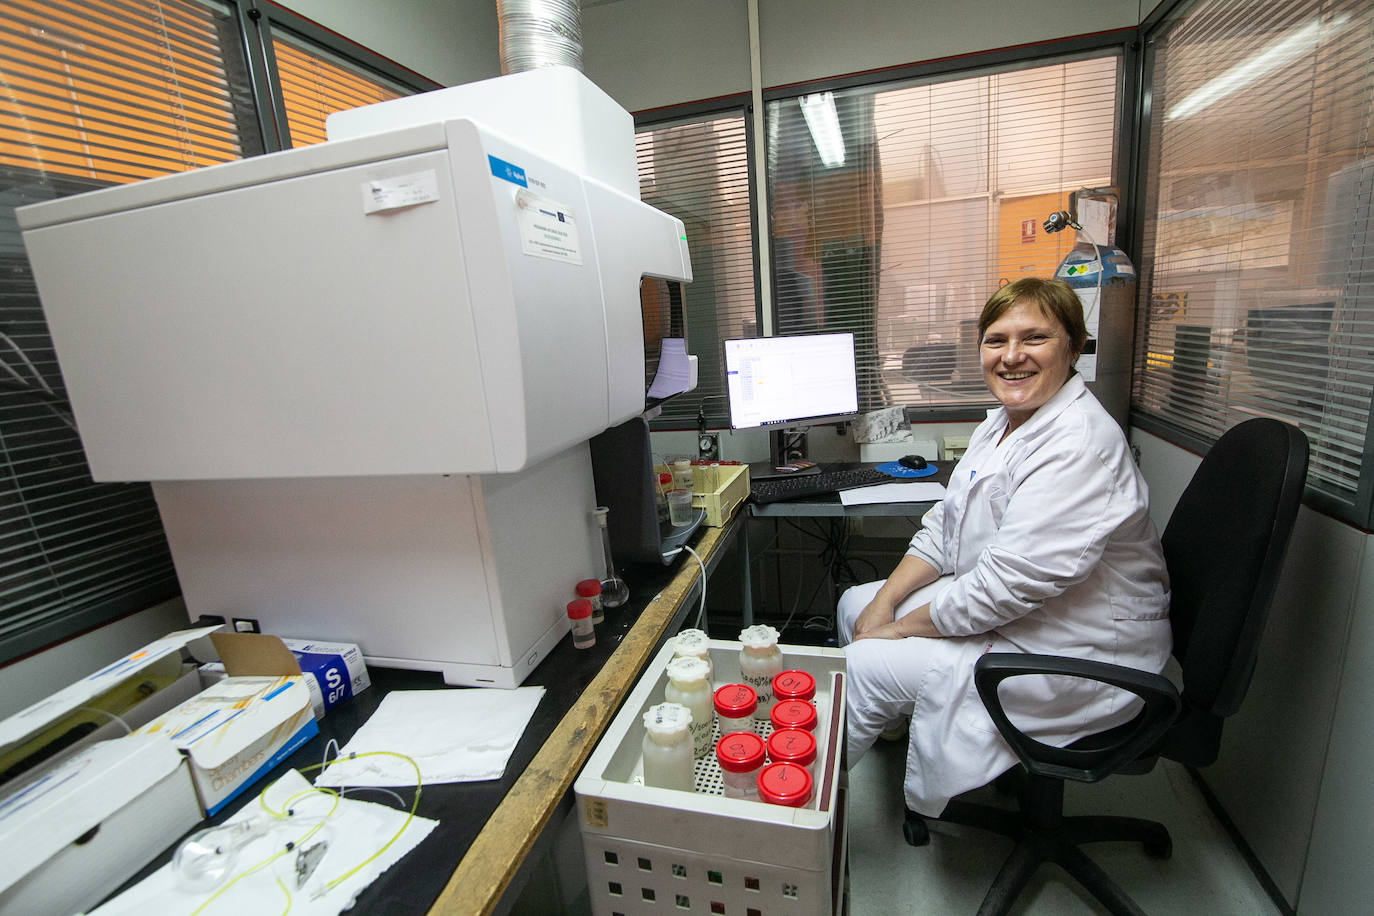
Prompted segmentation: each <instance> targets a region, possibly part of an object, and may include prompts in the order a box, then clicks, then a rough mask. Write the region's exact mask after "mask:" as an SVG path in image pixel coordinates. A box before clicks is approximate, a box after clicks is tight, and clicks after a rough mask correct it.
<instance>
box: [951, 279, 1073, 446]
mask: <svg viewBox="0 0 1374 916" xmlns="http://www.w3.org/2000/svg"><path fill="white" fill-rule="evenodd" d="M1087 339H1088V332H1087V329H1086V328H1085V327H1084V323H1083V307H1082V304H1081V303H1080V301H1079V299H1078V296H1077V295H1076V294H1075V293H1074V291H1073V290H1072V289H1071V288H1070V287H1069V285H1068V284H1067V283H1065V282H1064V281H1062V280H1041V279H1038V278H1035V277H1026V278H1024V279H1021V280H1017V281H1015V282H1013V283H1009V284H1007V285H1006V286H1004V287H1002V288H1001V289H999V290H998V291H997V292H995V293H993V295H992V298H990V299H989V300H988V302H987V305H985V306H984V307H983V314H982V316H981V317H979V319H978V346H979V351H980V358H981V360H982V364H983V380H984V381H985V382H986V383H987V386H988V390H989V391H991V392H992V395H993V397H995V398H997V400H998V401H999V402H1000V403H1001V404H1002V406H1003V407H1004V408H1006V412H1007V427H1006V430H1005V431H1004V432H1003V433H1002V435H1003V436H1004V437H1005V436H1006V435H1007V434H1008V433H1010V432H1012V431H1013V430H1015V429H1016V428H1017V427H1018V426H1020V425H1021V424H1022V423H1024V422H1026V420H1028V419H1030V417H1031V415H1032V414H1033V413H1035V411H1036V410H1038V409H1039V408H1041V407H1043V406H1044V405H1045V404H1046V403H1047V402H1048V401H1049V399H1050V398H1052V397H1053V396H1054V395H1055V394H1056V393H1057V392H1058V391H1059V389H1060V388H1062V387H1064V383H1065V382H1067V381H1068V380H1069V376H1070V375H1072V374H1073V371H1074V370H1073V364H1074V363H1075V362H1076V361H1077V360H1078V354H1079V353H1081V352H1082V350H1083V344H1084V342H1085V341H1086V340H1087Z"/></svg>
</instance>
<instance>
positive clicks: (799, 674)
mask: <svg viewBox="0 0 1374 916" xmlns="http://www.w3.org/2000/svg"><path fill="white" fill-rule="evenodd" d="M815 696H816V679H815V678H814V677H812V676H811V675H809V674H807V673H806V672H805V671H798V670H796V669H795V668H793V669H791V670H788V671H779V672H778V673H777V674H775V675H774V676H773V697H774V699H776V700H777V701H778V702H782V701H783V700H811V699H814V698H815Z"/></svg>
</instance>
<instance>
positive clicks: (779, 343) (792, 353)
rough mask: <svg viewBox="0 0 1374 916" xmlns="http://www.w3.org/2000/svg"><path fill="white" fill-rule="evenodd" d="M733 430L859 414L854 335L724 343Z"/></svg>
mask: <svg viewBox="0 0 1374 916" xmlns="http://www.w3.org/2000/svg"><path fill="white" fill-rule="evenodd" d="M725 384H726V390H727V393H728V394H729V397H730V426H731V428H732V429H750V428H752V427H755V426H786V425H797V424H802V423H808V422H810V423H820V422H825V421H827V420H838V419H844V418H846V417H852V416H853V415H855V414H857V413H858V412H859V383H858V373H857V370H856V369H855V366H854V335H853V334H848V333H845V334H806V335H799V336H795V337H751V338H747V339H743V340H727V341H725Z"/></svg>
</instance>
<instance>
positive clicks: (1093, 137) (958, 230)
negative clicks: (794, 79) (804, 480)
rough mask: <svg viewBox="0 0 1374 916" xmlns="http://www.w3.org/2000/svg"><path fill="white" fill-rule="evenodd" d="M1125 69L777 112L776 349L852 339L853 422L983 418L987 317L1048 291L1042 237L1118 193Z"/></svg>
mask: <svg viewBox="0 0 1374 916" xmlns="http://www.w3.org/2000/svg"><path fill="white" fill-rule="evenodd" d="M1120 66H1121V64H1120V56H1119V55H1118V54H1115V53H1106V54H1103V53H1098V54H1096V55H1094V56H1090V57H1085V58H1082V59H1072V60H1064V61H1062V62H1054V63H1044V64H1036V65H1018V66H1013V67H1007V68H1003V69H1001V70H1000V71H997V72H981V73H976V74H964V75H959V76H954V77H948V76H946V77H942V78H940V79H938V80H936V79H932V80H926V81H924V82H909V83H905V84H897V85H893V84H884V85H877V86H861V87H857V88H850V89H843V90H837V91H834V92H819V93H812V94H808V95H804V96H798V97H793V98H787V99H781V100H777V101H773V102H770V103H769V105H768V164H769V202H770V209H771V213H770V216H771V223H772V228H771V233H772V245H773V250H772V263H773V271H774V276H773V283H774V290H775V302H776V309H777V333H779V334H799V333H809V332H816V331H853V332H854V334H855V342H856V359H857V360H858V363H859V366H858V368H859V382H860V409H862V410H869V409H874V408H877V407H883V406H895V405H908V406H918V407H926V408H940V407H959V406H964V407H968V406H977V405H980V404H985V403H989V396H988V393H987V390H986V388H985V387H984V385H983V382H982V374H981V370H980V368H979V360H978V349H977V318H978V314H979V312H980V311H981V310H982V306H983V303H984V302H985V301H986V299H987V297H988V296H989V295H990V294H991V293H992V291H993V290H994V289H996V287H997V286H998V285H999V284H1002V283H1006V282H1008V281H1010V280H1013V279H1016V278H1018V277H1021V276H1026V275H1036V276H1049V275H1051V274H1052V273H1053V272H1054V270H1055V268H1056V267H1057V265H1058V263H1059V261H1060V260H1061V259H1062V258H1063V256H1064V255H1065V254H1067V252H1068V251H1069V249H1070V248H1071V247H1072V246H1073V242H1074V240H1073V238H1072V233H1060V234H1058V235H1046V234H1045V233H1044V231H1043V229H1042V228H1041V223H1042V221H1043V220H1044V218H1045V217H1046V216H1048V215H1049V214H1050V213H1051V212H1053V211H1056V210H1061V209H1067V208H1068V205H1069V196H1070V195H1071V194H1072V193H1073V192H1075V191H1077V190H1078V189H1080V188H1083V187H1102V186H1108V185H1111V184H1113V182H1114V180H1115V176H1114V175H1113V172H1112V169H1113V162H1114V155H1115V150H1116V144H1117V136H1116V129H1117V123H1118V110H1119V105H1120V100H1119V98H1118V95H1119V87H1120V84H1121V78H1120Z"/></svg>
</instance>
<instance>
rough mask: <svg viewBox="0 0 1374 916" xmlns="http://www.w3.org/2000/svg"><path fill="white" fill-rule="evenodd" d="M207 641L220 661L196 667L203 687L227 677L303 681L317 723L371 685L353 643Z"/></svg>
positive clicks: (252, 637)
mask: <svg viewBox="0 0 1374 916" xmlns="http://www.w3.org/2000/svg"><path fill="white" fill-rule="evenodd" d="M211 639H212V641H213V643H214V646H215V649H216V651H217V652H218V653H219V657H220V659H221V660H220V661H219V662H209V663H207V664H205V665H202V666H201V672H202V675H203V676H202V680H203V681H204V683H205V684H206V685H209V684H211V683H214V682H216V681H218V680H220V679H222V678H223V677H225V676H226V675H228V676H231V677H249V676H260V675H277V676H288V675H295V674H299V675H303V676H304V677H305V686H306V689H308V690H309V691H310V705H311V706H312V707H313V708H314V710H315V718H316V719H322V718H324V714H325V713H326V712H328V711H329V710H331V709H333V708H334V707H335V706H338V705H339V704H340V703H342V702H344V701H345V700H348V699H351V698H352V697H354V696H355V695H357V694H359V693H362V692H363V691H364V690H366V689H367V688H368V687H369V686H371V684H372V681H371V679H370V678H369V677H368V676H367V666H366V665H365V664H364V663H363V653H362V651H361V650H360V649H359V648H358V647H357V646H355V645H353V644H352V643H340V642H318V641H315V640H309V639H287V638H284V637H280V636H272V635H270V634H263V633H216V634H215V635H214V636H213V637H212V638H211ZM283 649H284V650H285V651H283Z"/></svg>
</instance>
